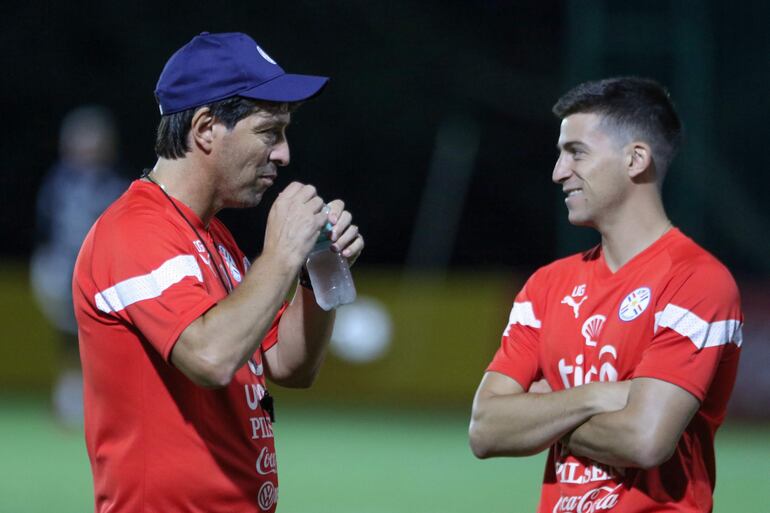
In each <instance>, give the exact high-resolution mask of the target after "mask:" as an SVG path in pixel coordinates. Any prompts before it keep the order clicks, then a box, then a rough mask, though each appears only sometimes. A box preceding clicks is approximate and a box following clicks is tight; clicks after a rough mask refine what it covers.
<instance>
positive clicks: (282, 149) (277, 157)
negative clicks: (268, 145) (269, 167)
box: [270, 138, 291, 167]
mask: <svg viewBox="0 0 770 513" xmlns="http://www.w3.org/2000/svg"><path fill="white" fill-rule="evenodd" d="M270 160H271V161H272V162H275V163H276V164H277V165H278V166H280V167H283V166H288V165H289V161H290V160H291V153H290V152H289V141H287V140H286V139H285V138H284V139H282V140H281V141H279V142H278V143H277V144H275V145H274V146H273V149H272V150H271V151H270Z"/></svg>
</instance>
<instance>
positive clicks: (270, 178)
mask: <svg viewBox="0 0 770 513" xmlns="http://www.w3.org/2000/svg"><path fill="white" fill-rule="evenodd" d="M276 178H278V175H277V174H275V173H271V174H266V175H261V176H260V177H259V180H261V181H263V182H266V183H267V184H268V185H273V183H275V180H276Z"/></svg>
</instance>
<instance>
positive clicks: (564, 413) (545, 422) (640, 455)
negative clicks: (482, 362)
mask: <svg viewBox="0 0 770 513" xmlns="http://www.w3.org/2000/svg"><path fill="white" fill-rule="evenodd" d="M699 406H700V403H699V401H698V399H697V398H696V397H695V396H693V395H692V394H690V393H689V392H687V391H685V390H684V389H682V388H680V387H678V386H676V385H673V384H671V383H667V382H665V381H662V380H659V379H652V378H635V379H633V380H631V381H622V382H617V383H610V382H606V383H589V384H587V385H582V386H578V387H575V388H570V389H567V390H563V391H558V392H551V391H547V392H545V393H535V392H527V391H526V390H524V388H523V387H522V386H521V385H520V384H519V383H518V382H517V381H516V380H514V379H512V378H509V377H508V376H506V375H504V374H500V373H497V372H487V373H486V374H485V375H484V378H483V379H482V381H481V384H480V385H479V388H478V390H477V391H476V396H475V398H474V400H473V413H472V417H471V424H470V430H469V435H470V445H471V449H472V451H473V453H474V454H475V455H476V456H477V457H478V458H489V457H494V456H528V455H531V454H536V453H538V452H540V451H542V450H544V449H546V448H548V447H550V446H551V445H552V444H554V443H555V442H557V441H559V440H561V442H562V445H563V446H564V448H565V449H566V450H568V451H569V452H571V453H572V454H574V455H576V456H585V457H588V458H591V459H592V460H594V461H597V462H600V463H604V464H607V465H611V466H616V467H639V468H651V467H655V466H658V465H660V464H662V463H664V462H665V461H666V460H668V459H669V458H670V457H671V455H672V454H673V452H674V450H675V448H676V445H677V443H678V441H679V438H680V437H681V436H682V432H683V431H684V429H685V428H686V427H687V424H689V422H690V419H692V417H693V415H694V414H695V412H696V411H697V410H698V408H699Z"/></svg>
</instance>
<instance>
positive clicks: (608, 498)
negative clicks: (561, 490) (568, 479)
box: [552, 484, 622, 513]
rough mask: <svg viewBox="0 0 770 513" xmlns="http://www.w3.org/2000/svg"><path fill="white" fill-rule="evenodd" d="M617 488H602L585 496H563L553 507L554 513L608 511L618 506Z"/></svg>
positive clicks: (594, 489) (595, 489)
mask: <svg viewBox="0 0 770 513" xmlns="http://www.w3.org/2000/svg"><path fill="white" fill-rule="evenodd" d="M621 486H622V484H619V485H617V486H614V487H613V486H600V487H598V488H593V489H591V490H588V491H587V492H586V493H584V494H583V495H562V496H561V497H559V500H558V501H556V504H555V505H554V507H553V510H552V511H553V513H561V512H575V513H594V512H596V511H608V510H611V509H612V508H614V507H615V506H617V504H618V498H619V494H618V493H616V492H617V491H618V488H620V487H621Z"/></svg>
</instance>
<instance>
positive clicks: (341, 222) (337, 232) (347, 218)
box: [329, 210, 353, 242]
mask: <svg viewBox="0 0 770 513" xmlns="http://www.w3.org/2000/svg"><path fill="white" fill-rule="evenodd" d="M329 220H330V221H331V215H330V216H329ZM352 222H353V215H352V214H351V213H350V212H348V211H347V210H346V211H344V212H342V214H341V215H339V216H338V219H337V222H336V223H335V222H334V221H332V223H333V225H334V229H333V230H332V242H336V241H337V239H338V238H339V237H340V236H341V235H342V234H343V233H345V231H346V230H347V229H348V228H349V227H350V223H352Z"/></svg>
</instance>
